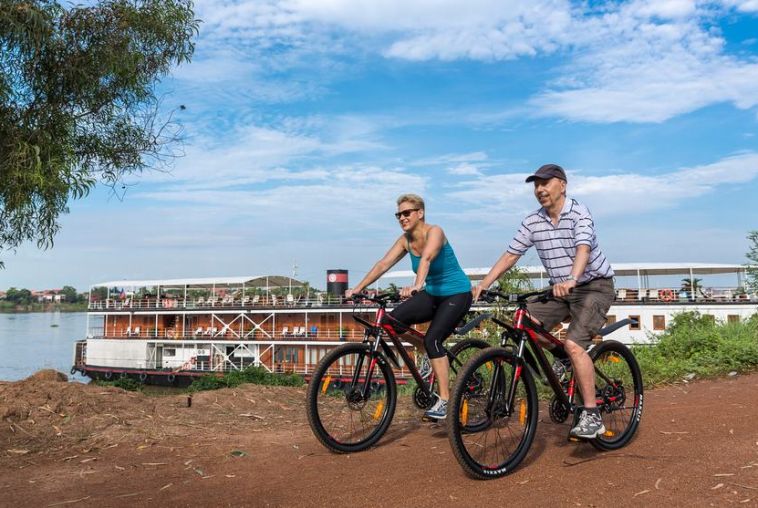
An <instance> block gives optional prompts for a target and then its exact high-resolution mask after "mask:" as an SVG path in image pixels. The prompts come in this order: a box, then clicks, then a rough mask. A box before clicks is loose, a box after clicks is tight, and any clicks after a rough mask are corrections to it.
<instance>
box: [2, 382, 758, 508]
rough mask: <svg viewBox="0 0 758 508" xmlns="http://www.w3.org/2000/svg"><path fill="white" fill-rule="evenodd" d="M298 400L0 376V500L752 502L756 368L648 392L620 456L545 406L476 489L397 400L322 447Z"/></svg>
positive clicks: (253, 390)
mask: <svg viewBox="0 0 758 508" xmlns="http://www.w3.org/2000/svg"><path fill="white" fill-rule="evenodd" d="M24 383H27V384H26V385H24ZM67 391H71V393H70V394H68V393H67ZM303 397H304V390H303V389H292V388H270V387H257V386H250V385H248V386H245V387H243V388H240V389H235V390H222V391H218V392H207V393H203V394H200V395H196V396H195V398H194V400H193V404H192V407H191V408H188V407H186V406H187V405H186V397H184V396H170V397H158V398H156V397H145V396H143V395H140V394H126V393H124V392H121V391H119V390H114V389H103V388H97V387H90V386H81V385H78V386H76V385H72V384H65V383H53V382H48V381H34V382H32V381H24V382H20V383H6V384H0V418H2V428H0V444H1V445H2V448H1V449H0V450H1V451H0V499H1V500H2V503H0V504H2V505H5V506H34V507H37V506H78V505H82V506H156V505H165V506H327V505H328V506H356V505H361V506H379V505H382V506H422V507H423V506H429V507H437V506H447V505H450V506H476V505H479V506H483V505H485V504H490V503H496V504H497V505H503V504H508V505H518V506H546V505H559V506H613V507H614V508H616V507H621V506H651V505H658V506H727V505H732V504H734V505H737V506H758V425H756V423H755V422H756V420H758V404H756V402H758V375H756V374H754V375H749V376H738V377H735V378H729V379H724V380H718V381H704V382H695V383H691V384H685V385H680V386H672V387H667V388H663V389H658V390H653V391H649V392H648V393H647V394H646V398H645V413H644V416H643V420H642V426H641V430H640V432H639V434H638V437H637V438H636V439H635V440H634V441H633V442H632V444H631V445H629V446H628V447H627V448H625V449H623V450H621V451H618V452H611V453H600V452H597V451H596V450H595V449H594V448H592V447H591V446H589V445H587V444H574V443H569V442H567V441H566V440H565V436H566V432H567V429H568V427H567V426H566V425H555V424H553V423H551V422H550V421H549V419H548V417H547V415H546V414H544V413H543V414H541V416H540V419H541V422H540V426H539V430H538V435H537V438H536V440H535V444H534V446H533V447H532V449H531V451H530V453H529V455H528V457H527V460H526V461H525V463H523V464H522V465H521V467H520V468H519V469H518V470H517V471H516V472H514V473H513V474H511V475H510V476H507V477H505V478H502V479H499V480H493V481H486V482H482V481H475V480H471V479H469V478H468V477H466V476H465V475H464V474H463V472H462V470H461V468H460V467H459V466H458V463H457V462H456V461H455V458H454V457H453V455H452V453H451V451H450V447H449V445H448V442H447V436H446V434H445V428H444V427H443V426H437V425H430V424H426V423H421V422H419V421H416V419H415V418H416V416H417V415H418V413H417V412H414V413H411V411H410V409H409V407H408V402H407V401H405V402H404V403H403V404H405V407H404V408H403V411H402V414H401V417H400V418H398V420H399V421H398V420H396V421H395V422H394V423H393V425H392V427H391V428H390V431H389V433H388V434H387V435H386V436H385V438H384V439H383V440H382V441H381V442H380V445H379V446H377V447H376V448H374V449H372V450H369V451H367V452H363V453H359V454H353V455H335V454H332V453H329V452H327V451H326V450H324V449H323V448H322V447H321V446H320V445H319V444H318V443H317V441H316V439H315V438H314V437H313V436H312V434H311V432H310V429H309V427H308V425H307V423H306V420H305V415H304V410H303ZM40 408H42V409H40ZM403 414H404V415H410V414H413V417H408V416H405V417H403V416H402V415H403Z"/></svg>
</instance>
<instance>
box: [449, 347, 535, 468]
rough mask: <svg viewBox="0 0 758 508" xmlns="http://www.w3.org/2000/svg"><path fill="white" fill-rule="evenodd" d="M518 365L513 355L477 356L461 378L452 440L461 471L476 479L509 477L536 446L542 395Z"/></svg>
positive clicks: (453, 399)
mask: <svg viewBox="0 0 758 508" xmlns="http://www.w3.org/2000/svg"><path fill="white" fill-rule="evenodd" d="M516 365H517V360H516V358H515V357H514V356H513V355H512V354H511V353H509V352H508V351H506V350H505V349H503V348H499V347H491V348H488V349H485V350H483V351H481V352H479V353H478V354H477V355H475V356H473V357H472V358H471V359H470V360H469V361H468V362H467V363H466V365H465V366H464V367H463V369H462V370H461V371H460V372H459V373H458V377H457V379H456V382H455V385H454V387H453V391H452V393H451V396H450V402H449V406H448V416H447V426H448V439H449V440H450V445H451V447H452V448H453V453H454V455H455V457H456V459H458V462H459V463H460V465H461V467H463V470H464V471H466V473H468V474H469V475H470V476H472V477H474V478H479V479H490V478H499V477H501V476H504V475H506V474H508V473H510V472H511V471H512V470H513V469H515V468H516V466H518V464H519V463H520V462H521V461H522V460H523V459H524V457H525V456H526V453H527V452H528V451H529V447H530V446H531V444H532V441H533V440H534V435H535V432H536V429H537V413H538V406H537V389H536V387H535V385H534V379H533V378H532V375H531V373H530V372H529V370H528V369H518V368H517V366H516ZM517 370H518V371H519V376H518V377H516V376H515V373H516V371H517ZM514 384H515V386H514V387H513V390H514V397H513V399H512V403H510V402H509V399H508V394H509V393H510V390H511V388H512V385H514Z"/></svg>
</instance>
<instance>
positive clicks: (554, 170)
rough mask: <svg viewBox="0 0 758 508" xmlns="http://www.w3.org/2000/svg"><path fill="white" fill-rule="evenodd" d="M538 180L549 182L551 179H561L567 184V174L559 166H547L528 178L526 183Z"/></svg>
mask: <svg viewBox="0 0 758 508" xmlns="http://www.w3.org/2000/svg"><path fill="white" fill-rule="evenodd" d="M537 178H542V179H543V180H549V179H550V178H560V179H561V180H563V181H564V182H567V181H568V180H567V179H566V172H565V171H563V168H562V167H560V166H559V165H558V164H545V165H544V166H541V167H540V169H538V170H537V171H536V172H535V173H534V174H533V175H531V176H529V177H527V179H526V183H529V182H533V181H535V180H536V179H537Z"/></svg>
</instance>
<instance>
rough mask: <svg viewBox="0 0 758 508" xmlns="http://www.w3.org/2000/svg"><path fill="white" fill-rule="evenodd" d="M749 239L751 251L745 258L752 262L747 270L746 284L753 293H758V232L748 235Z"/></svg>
mask: <svg viewBox="0 0 758 508" xmlns="http://www.w3.org/2000/svg"><path fill="white" fill-rule="evenodd" d="M747 239H748V240H749V241H750V249H749V250H748V251H747V254H745V257H746V258H748V259H749V260H750V264H749V265H748V267H747V269H746V271H747V281H746V284H747V286H748V287H749V288H750V289H751V290H752V291H758V231H751V232H750V233H748V235H747Z"/></svg>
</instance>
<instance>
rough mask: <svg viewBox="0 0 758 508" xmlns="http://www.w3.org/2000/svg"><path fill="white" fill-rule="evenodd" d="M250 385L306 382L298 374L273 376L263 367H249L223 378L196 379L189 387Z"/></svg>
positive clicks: (295, 384)
mask: <svg viewBox="0 0 758 508" xmlns="http://www.w3.org/2000/svg"><path fill="white" fill-rule="evenodd" d="M245 383H250V384H255V385H268V386H302V385H304V384H305V380H303V378H302V377H301V376H299V375H297V374H272V373H271V372H269V371H267V370H266V369H264V368H263V367H248V368H246V369H243V370H235V371H232V372H227V373H226V374H224V375H223V376H214V375H207V376H201V377H199V378H196V379H195V380H194V381H192V384H191V385H190V387H189V390H190V391H193V392H197V391H203V390H218V389H219V388H233V387H235V386H239V385H241V384H245Z"/></svg>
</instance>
